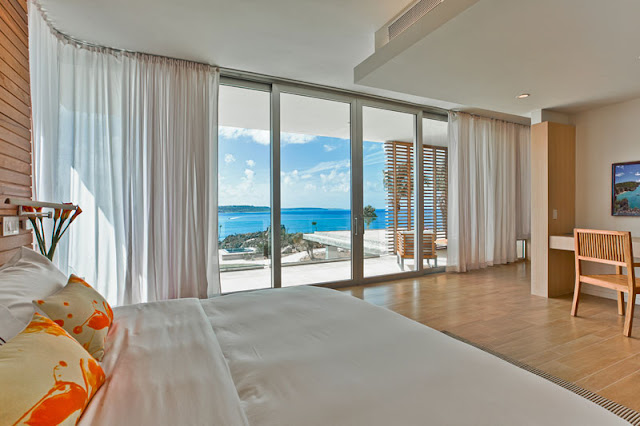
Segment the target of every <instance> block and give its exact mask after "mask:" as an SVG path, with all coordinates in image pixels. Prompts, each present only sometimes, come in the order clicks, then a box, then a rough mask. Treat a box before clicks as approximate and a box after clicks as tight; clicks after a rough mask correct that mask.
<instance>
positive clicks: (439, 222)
mask: <svg viewBox="0 0 640 426" xmlns="http://www.w3.org/2000/svg"><path fill="white" fill-rule="evenodd" d="M423 150H424V157H423V173H424V228H425V229H428V230H432V231H434V232H435V233H436V239H444V238H447V192H448V181H449V178H448V166H447V161H448V158H447V154H448V153H447V148H446V147H443V146H431V145H423Z"/></svg>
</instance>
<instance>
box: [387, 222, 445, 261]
mask: <svg viewBox="0 0 640 426" xmlns="http://www.w3.org/2000/svg"><path fill="white" fill-rule="evenodd" d="M414 238H415V231H408V230H400V231H398V232H397V233H396V245H397V249H396V255H397V257H398V265H400V268H401V269H402V270H403V271H404V260H405V259H413V258H414V247H415V242H414V241H415V239H414ZM422 258H423V259H427V264H428V265H429V266H431V260H433V261H434V262H435V267H436V268H437V267H438V254H437V253H436V235H435V233H434V232H433V231H428V230H426V229H425V230H424V232H423V234H422Z"/></svg>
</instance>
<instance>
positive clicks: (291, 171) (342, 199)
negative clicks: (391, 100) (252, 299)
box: [218, 81, 447, 293]
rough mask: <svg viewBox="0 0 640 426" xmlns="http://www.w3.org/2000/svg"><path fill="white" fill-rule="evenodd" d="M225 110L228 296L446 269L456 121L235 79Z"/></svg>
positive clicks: (223, 263)
mask: <svg viewBox="0 0 640 426" xmlns="http://www.w3.org/2000/svg"><path fill="white" fill-rule="evenodd" d="M219 111H220V128H219V156H218V166H219V174H218V185H219V188H218V190H219V191H218V192H219V203H218V204H219V225H220V226H219V247H220V251H219V252H220V271H221V282H222V291H223V293H228V292H234V291H242V290H249V289H260V288H269V287H287V286H295V285H304V284H325V283H329V284H333V283H340V284H343V285H346V284H359V283H365V282H372V281H374V280H376V279H378V280H379V279H381V278H379V277H393V278H394V279H395V278H402V277H403V276H417V275H419V274H421V273H423V271H427V270H437V267H440V270H441V269H442V268H441V267H442V266H444V265H443V263H444V262H443V260H444V261H446V256H444V259H443V256H442V255H443V254H444V253H446V251H443V249H444V248H446V241H447V240H446V216H447V209H446V174H447V170H446V161H447V159H446V147H445V146H442V145H446V122H443V121H439V120H432V119H430V118H423V112H422V111H421V110H419V109H415V108H412V107H410V106H402V105H398V104H387V103H384V102H377V101H368V100H361V99H358V98H357V97H355V96H350V95H346V94H338V93H332V92H325V91H323V90H317V89H310V88H305V87H300V86H285V85H280V84H255V83H247V84H246V85H243V84H238V83H237V82H235V81H234V83H233V84H230V83H228V84H225V83H224V82H223V84H222V85H221V87H220V108H219ZM418 146H420V147H421V149H417V147H418ZM377 277H378V278H377Z"/></svg>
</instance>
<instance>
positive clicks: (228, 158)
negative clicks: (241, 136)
mask: <svg viewBox="0 0 640 426" xmlns="http://www.w3.org/2000/svg"><path fill="white" fill-rule="evenodd" d="M235 161H236V157H234V156H233V155H232V154H227V155H225V156H224V162H225V163H227V164H231V163H235Z"/></svg>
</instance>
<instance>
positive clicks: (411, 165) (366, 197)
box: [362, 106, 418, 277]
mask: <svg viewBox="0 0 640 426" xmlns="http://www.w3.org/2000/svg"><path fill="white" fill-rule="evenodd" d="M362 126H363V145H362V166H363V183H364V184H363V219H364V223H365V230H364V276H365V277H371V276H376V275H388V274H398V273H402V272H404V271H411V270H415V269H417V267H418V266H417V264H416V262H415V255H416V250H415V243H416V238H415V237H416V229H417V223H416V209H417V205H416V158H415V142H416V137H415V131H416V115H415V114H409V113H406V112H398V111H391V110H388V109H383V108H373V107H368V106H365V107H363V109H362Z"/></svg>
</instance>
